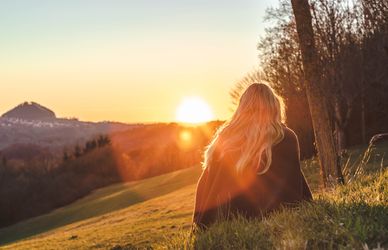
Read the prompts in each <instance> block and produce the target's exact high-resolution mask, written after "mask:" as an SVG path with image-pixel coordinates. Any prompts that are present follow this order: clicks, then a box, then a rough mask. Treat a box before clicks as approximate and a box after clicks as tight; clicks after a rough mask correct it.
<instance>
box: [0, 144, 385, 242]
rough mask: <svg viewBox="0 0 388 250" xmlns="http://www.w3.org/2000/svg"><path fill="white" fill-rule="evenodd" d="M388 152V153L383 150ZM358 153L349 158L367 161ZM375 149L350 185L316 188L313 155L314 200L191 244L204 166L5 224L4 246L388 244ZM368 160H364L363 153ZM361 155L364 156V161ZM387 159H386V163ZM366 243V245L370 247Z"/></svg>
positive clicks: (226, 226) (0, 234)
mask: <svg viewBox="0 0 388 250" xmlns="http://www.w3.org/2000/svg"><path fill="white" fill-rule="evenodd" d="M383 151H384V152H387V150H385V149H384V150H383ZM359 152H360V149H359V148H356V149H353V150H352V151H351V153H352V155H355V156H357V157H355V158H352V159H350V161H346V162H347V163H346V164H348V165H349V162H352V163H354V164H356V165H357V164H361V163H360V162H358V161H357V160H356V158H360V157H359V156H360V154H359ZM381 153H382V151H381V150H380V151H378V150H377V151H376V153H375V154H374V155H373V157H372V159H375V160H373V161H372V162H369V163H367V164H366V165H365V166H364V168H365V169H366V170H368V171H365V173H364V174H363V175H362V176H360V177H358V178H357V180H355V181H353V182H352V183H349V184H348V185H346V186H343V187H341V186H339V187H336V188H333V189H331V190H326V191H324V192H323V191H318V189H317V183H318V175H317V172H318V171H317V165H316V161H315V160H308V161H305V162H304V163H303V164H302V167H303V169H304V173H305V174H306V176H307V178H308V181H309V183H310V185H311V186H312V187H313V190H314V198H315V200H316V201H315V202H314V203H313V204H302V206H300V207H299V208H298V209H294V210H283V211H279V212H278V213H276V214H273V215H272V216H270V217H269V218H267V219H265V220H264V221H254V222H247V221H244V220H243V219H241V218H240V219H237V220H236V221H233V222H229V223H219V224H217V225H215V226H214V227H212V228H211V229H210V230H208V231H207V232H201V233H199V234H198V235H197V236H196V237H194V238H191V241H188V232H189V228H190V222H191V215H192V209H193V202H194V194H195V183H196V181H197V179H198V177H199V175H200V172H201V169H200V167H198V166H197V167H193V168H188V169H184V170H180V171H176V172H173V173H169V174H165V175H162V176H158V177H153V178H149V179H145V180H142V181H137V182H131V183H123V184H115V185H112V186H109V187H106V188H102V189H99V190H96V191H95V192H93V193H92V194H91V195H89V196H87V197H85V198H83V199H80V200H78V201H77V202H75V203H73V204H71V205H69V206H66V207H63V208H61V209H57V210H55V211H53V212H51V213H49V214H46V215H43V216H39V217H36V218H33V219H30V220H26V221H23V222H21V223H18V224H16V225H13V226H11V227H8V228H3V229H0V244H2V245H3V246H2V247H0V248H1V249H115V250H117V249H134V248H137V247H140V248H151V247H152V248H154V249H165V248H169V249H177V248H184V247H188V248H189V249H190V248H194V247H196V248H199V249H219V248H220V247H221V246H223V247H226V248H228V247H229V248H230V249H252V248H254V247H256V248H257V246H260V248H259V249H266V248H268V249H272V248H274V247H275V248H281V249H290V248H292V249H300V248H304V247H309V248H313V249H315V248H318V249H321V248H324V249H337V248H353V249H359V248H364V247H365V246H368V247H369V249H372V248H374V247H377V244H384V246H385V244H388V243H387V240H388V237H387V235H388V224H387V223H388V190H387V187H388V170H387V168H386V167H385V165H386V164H384V163H383V160H381V157H380V158H378V159H377V160H376V157H375V156H378V155H381ZM361 158H362V157H361ZM361 158H360V159H361ZM380 160H381V161H380ZM365 244H367V245H365Z"/></svg>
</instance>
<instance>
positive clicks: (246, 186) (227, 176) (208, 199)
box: [193, 126, 312, 227]
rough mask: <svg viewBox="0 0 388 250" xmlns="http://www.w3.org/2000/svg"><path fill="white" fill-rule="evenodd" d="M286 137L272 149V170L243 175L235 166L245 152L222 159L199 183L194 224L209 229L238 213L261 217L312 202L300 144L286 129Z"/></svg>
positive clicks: (292, 133) (253, 171) (249, 169)
mask: <svg viewBox="0 0 388 250" xmlns="http://www.w3.org/2000/svg"><path fill="white" fill-rule="evenodd" d="M283 132H284V137H283V139H282V140H281V141H280V142H279V143H278V144H276V145H274V146H273V147H272V162H271V164H270V167H269V169H268V171H266V172H265V173H264V174H260V175H259V174H257V172H258V171H259V170H258V169H257V168H256V167H255V165H254V164H252V167H249V168H247V169H246V170H245V171H244V172H243V173H237V171H236V168H235V165H236V162H237V161H238V159H239V157H240V155H241V153H242V152H241V151H240V150H236V151H233V152H229V153H227V154H226V155H225V156H223V157H220V156H219V154H215V159H214V162H213V164H212V165H211V166H209V167H208V168H206V169H205V170H204V172H203V174H202V176H201V178H200V180H199V182H198V187H197V194H196V204H195V212H194V218H193V222H194V223H196V224H197V225H198V226H200V227H202V226H207V225H209V224H211V223H213V222H214V221H215V220H216V219H217V217H220V216H221V217H225V216H226V217H228V216H229V215H231V214H234V213H237V212H238V213H240V214H244V215H245V216H246V217H249V218H251V217H261V216H262V215H265V214H267V213H268V212H271V211H273V210H275V209H278V208H279V207H280V206H281V205H287V204H294V203H297V202H299V201H302V200H311V199H312V196H311V192H310V189H309V187H308V185H307V183H306V180H305V178H304V176H303V174H302V172H301V169H300V163H299V145H298V139H297V137H296V135H295V133H294V132H293V131H292V130H291V129H289V128H287V127H286V126H283Z"/></svg>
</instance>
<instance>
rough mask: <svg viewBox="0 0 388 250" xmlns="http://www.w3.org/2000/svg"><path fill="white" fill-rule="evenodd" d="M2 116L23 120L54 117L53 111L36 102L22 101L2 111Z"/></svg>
mask: <svg viewBox="0 0 388 250" xmlns="http://www.w3.org/2000/svg"><path fill="white" fill-rule="evenodd" d="M2 117H6V118H19V119H25V120H47V119H55V118H56V116H55V113H54V112H53V111H51V110H50V109H48V108H46V107H44V106H42V105H40V104H38V103H36V102H24V103H22V104H20V105H18V106H16V107H15V108H13V109H11V110H9V111H8V112H6V113H4V114H3V115H2Z"/></svg>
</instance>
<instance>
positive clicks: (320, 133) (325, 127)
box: [291, 0, 344, 187]
mask: <svg viewBox="0 0 388 250" xmlns="http://www.w3.org/2000/svg"><path fill="white" fill-rule="evenodd" d="M291 5H292V9H293V12H294V16H295V23H296V29H297V33H298V38H299V47H300V51H301V54H302V62H303V70H304V76H305V87H306V95H307V100H308V103H309V107H310V113H311V119H312V123H313V128H314V135H315V142H316V147H317V151H318V158H319V163H320V168H321V176H322V182H323V185H324V186H325V187H326V186H328V184H329V182H331V178H333V177H334V178H336V179H337V181H338V182H340V183H344V180H343V177H342V172H341V169H340V168H339V164H338V157H337V152H336V147H335V143H334V138H333V134H332V131H333V130H332V126H331V122H330V116H329V109H328V106H327V103H326V100H325V98H324V91H323V90H322V88H321V86H320V84H321V77H320V71H319V68H318V57H317V53H316V49H315V41H314V32H313V27H312V16H311V12H310V5H309V3H308V0H291Z"/></svg>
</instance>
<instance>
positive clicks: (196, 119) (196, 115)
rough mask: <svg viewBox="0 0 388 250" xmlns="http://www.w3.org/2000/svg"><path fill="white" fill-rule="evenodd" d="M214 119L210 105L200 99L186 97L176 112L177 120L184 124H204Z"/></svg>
mask: <svg viewBox="0 0 388 250" xmlns="http://www.w3.org/2000/svg"><path fill="white" fill-rule="evenodd" d="M212 119H214V115H213V112H212V110H211V108H210V107H209V105H208V104H207V103H206V102H205V101H204V100H203V99H202V98H200V97H186V98H184V99H183V101H182V103H181V104H180V105H179V107H178V109H177V111H176V120H177V121H179V122H184V123H202V122H207V121H210V120H212Z"/></svg>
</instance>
